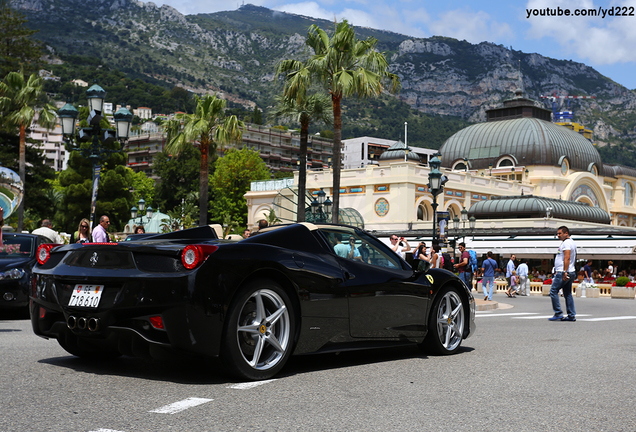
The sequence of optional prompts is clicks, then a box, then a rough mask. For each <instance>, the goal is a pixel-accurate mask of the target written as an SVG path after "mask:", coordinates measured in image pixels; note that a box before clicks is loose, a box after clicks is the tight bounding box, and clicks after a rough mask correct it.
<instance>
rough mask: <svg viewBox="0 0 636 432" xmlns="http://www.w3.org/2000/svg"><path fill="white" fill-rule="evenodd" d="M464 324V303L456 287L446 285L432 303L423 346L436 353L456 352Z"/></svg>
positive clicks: (460, 341) (460, 342) (459, 344)
mask: <svg viewBox="0 0 636 432" xmlns="http://www.w3.org/2000/svg"><path fill="white" fill-rule="evenodd" d="M464 325H466V314H465V311H464V305H463V303H462V299H461V297H460V295H459V291H458V289H457V288H456V287H454V286H450V287H446V288H444V289H443V290H442V292H440V294H439V295H438V296H437V298H436V299H435V302H434V303H433V308H432V309H431V315H430V317H429V325H428V334H427V335H426V339H425V340H424V342H423V348H425V349H426V350H428V351H431V352H433V353H434V354H438V355H447V354H453V353H455V352H457V350H458V349H459V347H460V346H461V344H462V335H463V333H464Z"/></svg>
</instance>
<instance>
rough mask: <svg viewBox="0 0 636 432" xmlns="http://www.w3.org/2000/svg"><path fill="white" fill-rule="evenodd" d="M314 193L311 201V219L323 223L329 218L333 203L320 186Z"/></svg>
mask: <svg viewBox="0 0 636 432" xmlns="http://www.w3.org/2000/svg"><path fill="white" fill-rule="evenodd" d="M316 195H317V198H314V200H313V202H312V203H311V215H312V220H313V222H319V223H325V222H327V220H330V219H331V206H332V205H333V203H332V202H331V200H330V199H329V197H327V194H326V193H325V191H324V190H322V188H320V191H318V193H316Z"/></svg>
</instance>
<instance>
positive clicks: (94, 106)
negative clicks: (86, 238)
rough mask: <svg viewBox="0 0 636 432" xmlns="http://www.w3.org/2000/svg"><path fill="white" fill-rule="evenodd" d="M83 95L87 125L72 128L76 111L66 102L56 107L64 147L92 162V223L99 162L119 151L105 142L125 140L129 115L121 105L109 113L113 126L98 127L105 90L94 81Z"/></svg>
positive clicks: (127, 132) (91, 220)
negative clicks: (85, 104)
mask: <svg viewBox="0 0 636 432" xmlns="http://www.w3.org/2000/svg"><path fill="white" fill-rule="evenodd" d="M86 97H87V98H88V107H89V110H90V114H89V115H88V119H87V121H88V124H89V125H90V126H89V127H82V128H79V129H76V122H77V118H78V117H79V111H78V110H77V109H76V108H75V107H74V106H73V105H71V104H69V103H67V104H66V105H64V106H63V107H62V108H60V110H59V111H58V112H57V115H58V117H60V123H61V125H62V135H63V136H64V141H65V142H66V144H67V150H69V151H78V152H79V153H80V155H81V156H82V157H83V158H85V159H88V160H90V161H91V163H92V165H93V194H92V200H91V213H90V224H91V226H93V225H94V221H95V207H96V205H97V186H98V184H99V176H100V173H101V164H102V162H104V161H105V160H106V159H108V158H109V157H110V155H111V154H113V153H117V152H120V151H121V150H113V149H110V148H108V146H110V145H111V144H112V143H114V142H115V141H116V140H118V141H120V142H126V141H127V140H128V135H129V132H130V124H131V123H132V118H133V115H132V113H131V112H130V111H128V110H127V109H126V108H123V107H122V108H120V109H119V110H118V111H117V112H116V113H115V115H114V116H113V117H114V119H115V123H116V126H117V127H116V130H113V129H102V128H101V126H100V122H101V121H102V119H103V116H102V108H103V105H104V98H105V97H106V91H104V89H103V88H101V87H100V86H98V85H97V84H95V85H93V86H92V87H91V88H89V89H88V90H87V91H86ZM83 143H89V144H88V146H86V145H82V144H83Z"/></svg>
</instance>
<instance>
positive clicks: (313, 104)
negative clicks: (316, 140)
mask: <svg viewBox="0 0 636 432" xmlns="http://www.w3.org/2000/svg"><path fill="white" fill-rule="evenodd" d="M303 93H305V97H297V98H286V97H284V96H277V97H276V109H275V112H274V116H275V117H276V118H283V119H286V120H287V121H289V120H292V121H295V122H297V123H300V149H299V150H300V156H299V159H300V166H299V169H298V213H297V215H296V221H297V222H304V221H305V194H306V192H305V191H306V187H307V141H308V138H309V125H310V124H311V122H312V121H318V122H323V123H326V124H329V123H330V122H331V115H332V113H331V109H330V108H331V101H330V100H329V97H328V96H327V95H325V94H313V95H310V96H306V92H303Z"/></svg>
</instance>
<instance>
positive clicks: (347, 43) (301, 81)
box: [278, 20, 400, 223]
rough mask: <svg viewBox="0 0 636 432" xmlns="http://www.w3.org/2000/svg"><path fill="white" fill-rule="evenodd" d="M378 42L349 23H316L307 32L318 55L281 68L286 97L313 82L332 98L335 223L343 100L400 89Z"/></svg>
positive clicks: (335, 217) (301, 91)
mask: <svg viewBox="0 0 636 432" xmlns="http://www.w3.org/2000/svg"><path fill="white" fill-rule="evenodd" d="M377 42H378V41H377V39H375V38H372V37H369V38H367V39H365V40H357V39H356V35H355V32H354V29H353V26H350V25H349V23H348V22H347V20H343V21H342V22H340V23H336V26H335V32H334V34H333V36H332V37H329V35H328V34H327V32H325V31H324V30H322V29H321V28H319V27H318V26H317V25H315V24H313V25H312V26H310V27H309V31H308V32H307V39H306V40H305V43H306V45H307V46H309V47H310V48H311V49H312V50H313V52H314V54H313V55H312V56H311V57H310V58H309V59H308V60H307V61H306V62H305V63H303V62H300V61H298V60H284V61H282V62H281V63H280V64H279V66H278V71H279V73H283V74H285V81H286V82H285V91H284V95H285V96H286V97H289V98H294V99H297V98H299V97H300V98H302V97H304V94H305V92H306V91H307V89H309V87H310V85H311V83H313V82H317V83H320V84H322V85H323V86H324V88H325V89H326V91H327V92H328V93H329V95H330V96H331V103H332V108H333V129H334V143H333V193H332V195H333V213H332V221H333V222H334V223H337V222H338V215H339V209H340V171H341V160H342V152H341V146H342V142H341V140H342V107H341V103H342V99H343V98H344V97H347V96H354V95H355V96H357V97H358V98H363V97H369V96H378V95H380V94H381V93H382V92H383V91H384V90H385V83H387V84H388V89H389V90H390V91H391V92H392V93H397V92H398V91H399V90H400V79H399V78H398V76H397V75H395V74H392V73H390V72H389V63H388V62H387V60H386V57H385V56H384V54H383V53H381V52H378V51H376V49H375V47H376V45H377Z"/></svg>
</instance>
